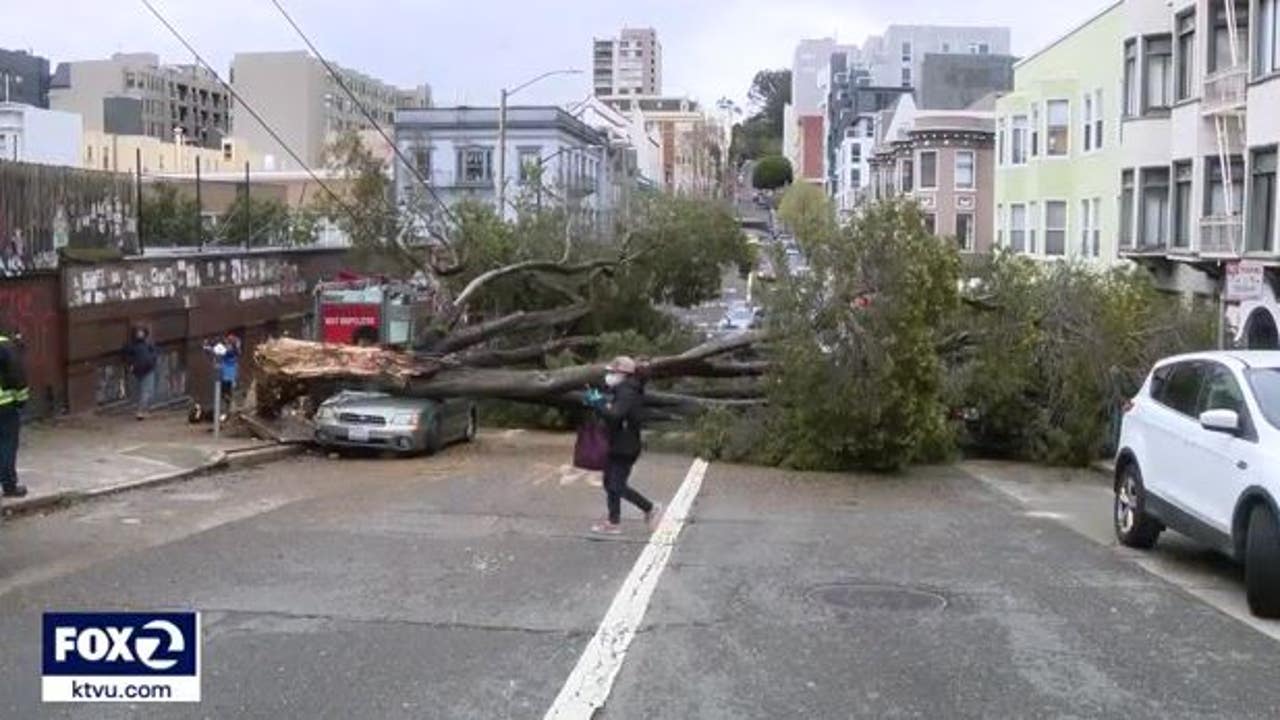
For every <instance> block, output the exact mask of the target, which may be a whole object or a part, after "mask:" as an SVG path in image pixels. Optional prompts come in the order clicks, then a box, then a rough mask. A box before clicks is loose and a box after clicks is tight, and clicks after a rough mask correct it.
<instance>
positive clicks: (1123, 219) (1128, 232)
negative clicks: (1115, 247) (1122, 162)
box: [1120, 170, 1133, 247]
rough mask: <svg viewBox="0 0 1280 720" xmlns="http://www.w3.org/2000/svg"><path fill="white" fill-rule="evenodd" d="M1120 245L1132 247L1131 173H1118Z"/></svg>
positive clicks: (1129, 171) (1127, 171)
mask: <svg viewBox="0 0 1280 720" xmlns="http://www.w3.org/2000/svg"><path fill="white" fill-rule="evenodd" d="M1120 244H1121V245H1123V246H1124V247H1133V171H1132V170H1125V171H1123V172H1121V173H1120Z"/></svg>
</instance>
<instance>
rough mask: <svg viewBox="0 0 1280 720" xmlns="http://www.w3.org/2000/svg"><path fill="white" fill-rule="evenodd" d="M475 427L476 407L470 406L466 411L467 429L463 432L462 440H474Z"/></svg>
mask: <svg viewBox="0 0 1280 720" xmlns="http://www.w3.org/2000/svg"><path fill="white" fill-rule="evenodd" d="M477 429H478V428H477V424H476V409H475V408H471V410H470V411H469V412H467V429H466V430H465V431H464V432H463V435H462V441H463V442H471V441H472V440H475V439H476V430H477Z"/></svg>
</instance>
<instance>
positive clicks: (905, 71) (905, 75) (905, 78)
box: [902, 65, 911, 87]
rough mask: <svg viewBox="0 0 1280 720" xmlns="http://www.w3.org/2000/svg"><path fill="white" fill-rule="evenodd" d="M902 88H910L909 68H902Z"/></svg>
mask: <svg viewBox="0 0 1280 720" xmlns="http://www.w3.org/2000/svg"><path fill="white" fill-rule="evenodd" d="M902 87H911V66H910V65H908V66H906V67H904V68H902Z"/></svg>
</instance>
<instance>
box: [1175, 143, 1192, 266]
mask: <svg viewBox="0 0 1280 720" xmlns="http://www.w3.org/2000/svg"><path fill="white" fill-rule="evenodd" d="M1191 173H1192V171H1191V161H1190V160H1186V161H1183V162H1176V163H1174V164H1173V246H1174V247H1175V248H1189V247H1191Z"/></svg>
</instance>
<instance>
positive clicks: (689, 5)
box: [0, 0, 1109, 105]
mask: <svg viewBox="0 0 1280 720" xmlns="http://www.w3.org/2000/svg"><path fill="white" fill-rule="evenodd" d="M282 1H283V4H284V5H285V7H286V8H287V9H288V10H289V11H290V12H291V13H292V14H293V15H294V17H295V19H296V20H297V21H298V22H299V24H300V25H301V26H302V28H303V29H304V30H305V31H307V32H308V33H309V34H311V36H312V40H313V41H314V42H315V43H316V44H317V45H318V46H319V48H320V50H321V51H322V52H324V53H325V54H327V55H328V56H329V57H330V59H332V60H335V61H337V62H339V63H341V64H343V65H347V66H349V67H352V68H355V69H358V70H362V71H364V72H368V73H370V74H372V75H375V76H377V77H380V78H382V79H384V80H387V81H390V82H392V83H395V84H397V85H406V86H407V85H417V84H420V83H423V82H427V83H429V84H430V85H431V86H432V88H433V89H434V92H435V97H436V102H437V103H438V104H441V105H451V104H458V103H467V104H472V105H481V104H496V102H497V95H498V88H500V87H502V86H504V85H505V86H507V87H511V86H514V85H517V84H519V83H521V82H523V81H524V80H526V79H528V78H530V77H532V76H534V75H537V74H539V73H541V72H543V71H545V70H550V69H556V68H578V69H581V70H584V71H585V72H584V74H582V75H579V76H574V77H567V78H554V79H551V80H548V81H545V82H543V83H539V84H538V85H536V86H534V87H531V88H529V89H528V90H525V91H523V92H521V93H520V94H519V95H518V96H517V98H516V99H515V100H513V102H515V101H519V102H520V103H536V102H558V103H564V102H572V101H574V100H578V99H580V98H582V97H583V96H585V95H586V94H588V93H589V92H590V70H591V67H590V63H591V39H592V38H593V37H596V36H602V37H603V36H609V35H612V34H615V33H616V31H617V30H618V28H620V27H622V26H623V25H630V26H637V27H647V26H652V27H654V28H656V29H657V31H658V37H659V40H660V41H661V42H662V45H663V53H664V60H665V62H664V74H665V77H664V85H665V87H664V91H665V92H666V94H689V95H692V96H694V97H696V98H698V99H700V100H702V101H703V102H705V103H714V102H715V100H716V99H718V98H720V97H722V96H726V95H727V96H729V97H732V98H734V99H736V100H739V101H740V102H741V101H742V100H743V98H745V95H746V91H747V88H748V86H749V85H750V82H751V77H752V76H753V75H754V74H755V71H756V70H758V69H761V68H766V67H786V66H788V65H789V64H790V61H791V55H792V52H793V50H794V48H795V43H796V41H797V40H799V39H801V38H806V37H822V36H835V37H836V38H838V39H839V40H840V41H841V42H853V43H860V42H861V41H862V40H863V39H864V38H865V37H866V36H867V35H869V34H873V33H879V32H882V31H883V29H884V27H885V26H886V25H889V24H891V23H893V24H900V25H908V24H956V25H1007V26H1009V27H1010V28H1012V31H1013V50H1014V53H1015V54H1019V55H1025V54H1027V53H1030V52H1033V51H1035V50H1036V49H1039V48H1040V47H1042V46H1043V45H1044V44H1046V43H1048V42H1049V41H1051V40H1053V39H1054V38H1055V37H1057V36H1059V35H1061V34H1062V33H1063V32H1065V31H1066V30H1067V29H1069V28H1071V27H1073V26H1075V25H1077V24H1078V23H1080V22H1081V21H1082V20H1084V19H1086V18H1087V17H1089V16H1091V15H1093V14H1094V13H1095V12H1097V11H1098V10H1099V9H1100V8H1102V7H1103V6H1105V5H1107V4H1109V0H1082V1H1080V2H1053V3H1046V2H1043V1H1041V0H961V1H957V0H627V1H623V0H519V1H513V0H282ZM153 2H154V3H155V5H156V6H157V7H158V8H159V9H160V10H161V12H163V13H164V14H166V15H167V16H168V17H169V19H170V21H171V22H173V23H174V24H175V25H176V26H177V27H178V29H179V30H180V31H182V32H183V33H184V34H185V35H187V37H188V39H189V40H190V41H191V42H192V43H193V44H194V45H195V47H196V49H197V50H199V51H200V52H201V53H202V54H203V55H205V57H206V59H207V60H209V61H210V62H211V63H212V64H213V66H214V67H215V68H216V69H217V70H218V72H219V73H220V74H223V75H224V77H225V72H226V68H227V67H228V65H229V62H230V60H231V57H232V55H234V54H235V53H236V52H237V51H255V50H283V49H297V48H301V47H302V46H303V45H302V42H301V40H299V39H298V37H297V36H296V35H294V34H293V32H292V30H291V29H290V28H289V27H288V26H287V25H286V24H285V22H284V20H283V18H281V17H280V15H278V14H277V12H276V10H275V8H274V7H272V5H271V3H270V2H269V1H268V0H153ZM0 47H4V48H9V49H31V50H34V51H35V52H36V53H38V54H41V55H44V56H46V57H48V58H49V59H50V60H51V61H53V62H54V63H57V62H58V61H63V60H80V59H92V58H99V57H105V56H107V55H109V54H110V53H112V52H118V51H130V52H131V51H153V52H158V53H159V54H160V56H161V58H162V60H164V61H166V62H189V61H190V57H189V55H188V54H187V53H186V52H185V51H184V50H183V49H182V47H181V46H180V45H179V44H178V43H177V42H176V41H174V40H173V39H172V37H171V36H170V35H168V33H167V31H166V30H165V29H164V28H163V27H162V26H161V25H160V24H159V23H158V22H157V21H156V20H155V18H153V17H152V16H151V15H150V14H149V13H148V11H147V10H146V8H145V7H144V6H143V4H142V2H141V0H0Z"/></svg>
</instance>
